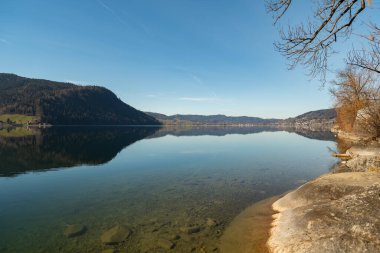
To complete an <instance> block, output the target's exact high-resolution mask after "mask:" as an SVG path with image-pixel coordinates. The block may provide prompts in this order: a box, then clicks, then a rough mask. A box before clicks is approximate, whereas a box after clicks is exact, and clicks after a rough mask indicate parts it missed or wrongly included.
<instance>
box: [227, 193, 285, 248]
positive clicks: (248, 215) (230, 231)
mask: <svg viewBox="0 0 380 253" xmlns="http://www.w3.org/2000/svg"><path fill="white" fill-rule="evenodd" d="M280 197H281V196H275V197H271V198H268V199H265V200H262V201H259V202H257V203H255V204H253V205H252V206H250V207H248V208H247V209H245V210H244V211H243V212H242V213H240V214H239V215H238V216H237V217H236V218H235V219H234V220H233V221H232V222H231V224H230V225H229V226H228V227H227V229H226V230H225V232H224V233H223V236H222V237H221V240H220V252H221V253H238V252H239V253H248V252H249V253H256V252H257V253H269V250H268V247H267V241H268V239H269V236H270V230H271V227H272V222H273V217H272V216H273V215H274V214H275V211H274V210H273V208H272V204H273V203H274V202H275V201H277V200H278V199H279V198H280Z"/></svg>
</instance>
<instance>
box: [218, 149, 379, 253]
mask: <svg viewBox="0 0 380 253" xmlns="http://www.w3.org/2000/svg"><path fill="white" fill-rule="evenodd" d="M345 154H346V155H349V156H350V158H351V159H349V160H345V159H342V160H341V161H340V162H338V163H337V165H336V167H335V168H334V170H333V171H332V172H329V173H326V174H323V175H321V176H319V177H317V178H315V179H313V180H311V181H308V182H306V183H305V184H303V185H301V186H299V187H298V188H296V189H294V190H292V191H290V192H288V193H285V194H283V195H281V196H276V197H271V198H268V199H265V200H262V201H259V202H257V203H255V204H253V205H251V206H249V207H248V208H247V209H245V210H244V211H243V212H241V213H240V214H239V215H238V216H237V217H235V219H234V220H233V221H232V222H231V224H230V225H229V227H227V228H226V230H225V233H224V234H223V236H222V237H221V242H220V245H221V246H220V249H221V253H227V252H231V253H235V252H236V253H238V252H244V253H248V252H249V253H255V252H260V253H269V252H281V253H287V252H289V253H291V252H305V253H306V252H380V239H379V238H378V237H379V235H380V202H379V201H378V196H379V192H380V173H379V172H380V144H379V143H378V142H367V143H363V142H360V143H359V144H356V145H353V146H352V147H351V148H349V149H348V150H346V152H345ZM378 158H379V160H377V159H378Z"/></svg>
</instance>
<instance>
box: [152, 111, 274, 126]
mask: <svg viewBox="0 0 380 253" xmlns="http://www.w3.org/2000/svg"><path fill="white" fill-rule="evenodd" d="M146 114H148V115H151V116H152V117H155V118H156V119H157V120H159V121H161V122H162V123H164V124H200V125H219V124H222V125H223V124H227V125H228V124H270V123H276V122H278V121H279V120H278V119H263V118H259V117H248V116H226V115H221V114H217V115H191V114H189V115H186V114H176V115H171V116H167V115H165V114H161V113H154V112H146Z"/></svg>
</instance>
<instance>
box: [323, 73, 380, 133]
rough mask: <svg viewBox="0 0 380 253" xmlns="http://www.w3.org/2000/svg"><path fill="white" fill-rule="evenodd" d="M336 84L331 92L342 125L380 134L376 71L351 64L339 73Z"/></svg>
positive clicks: (379, 106)
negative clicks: (355, 126)
mask: <svg viewBox="0 0 380 253" xmlns="http://www.w3.org/2000/svg"><path fill="white" fill-rule="evenodd" d="M333 85H334V86H333V88H331V89H330V92H331V94H332V95H333V96H334V98H335V101H336V111H337V124H338V125H339V128H340V129H342V130H344V131H348V132H350V131H353V130H355V131H358V130H360V132H362V133H366V134H370V135H373V136H377V137H378V136H380V88H379V85H378V83H376V79H375V78H374V72H372V71H370V70H366V69H362V68H359V67H353V66H349V67H348V68H347V69H345V70H343V71H340V72H339V73H338V78H337V81H334V82H333ZM355 124H356V125H357V128H356V129H354V125H355Z"/></svg>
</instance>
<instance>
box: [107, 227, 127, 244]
mask: <svg viewBox="0 0 380 253" xmlns="http://www.w3.org/2000/svg"><path fill="white" fill-rule="evenodd" d="M131 234H132V231H131V230H130V229H129V228H127V227H125V226H122V225H117V226H115V227H113V228H111V229H109V230H107V231H105V232H104V233H103V234H102V236H101V237H100V240H101V241H102V243H103V244H119V243H122V242H124V241H126V240H127V239H128V237H129V236H130V235H131Z"/></svg>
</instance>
